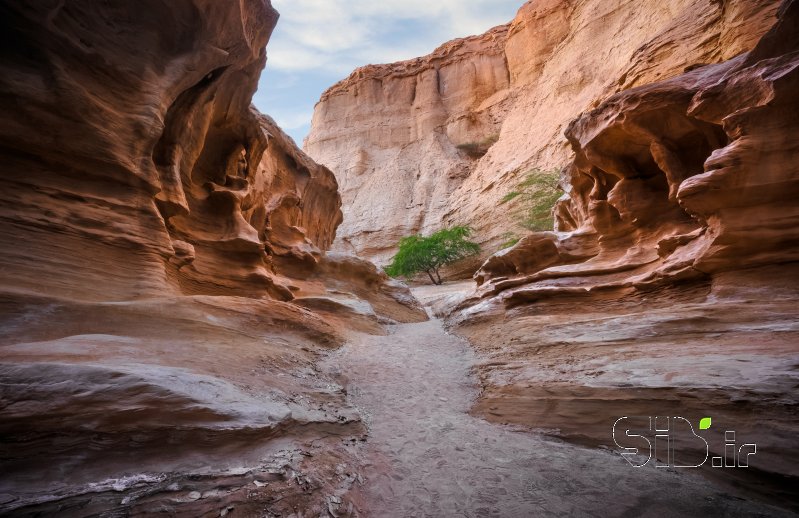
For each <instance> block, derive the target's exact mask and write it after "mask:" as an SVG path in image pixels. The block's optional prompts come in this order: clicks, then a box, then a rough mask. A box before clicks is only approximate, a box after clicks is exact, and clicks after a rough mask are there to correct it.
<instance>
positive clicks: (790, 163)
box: [439, 1, 799, 507]
mask: <svg viewBox="0 0 799 518" xmlns="http://www.w3.org/2000/svg"><path fill="white" fill-rule="evenodd" d="M797 113H799V3H797V2H795V1H787V2H784V3H783V5H782V7H781V9H780V18H779V21H778V22H777V23H776V25H775V26H774V27H773V28H772V29H771V30H770V31H769V32H768V33H767V34H765V35H764V36H763V38H762V39H761V40H760V41H759V43H757V45H756V46H755V47H754V49H753V50H752V51H751V52H749V53H745V54H743V55H740V56H738V57H735V58H733V59H730V60H728V61H725V62H723V63H720V64H716V65H706V66H703V67H699V68H696V69H694V70H691V71H689V72H687V73H685V74H683V75H680V76H677V77H674V78H671V79H667V80H664V81H660V82H656V83H652V84H648V85H643V86H639V87H635V88H632V89H629V90H625V91H623V92H620V93H618V94H616V95H613V96H611V97H610V98H608V99H607V100H606V101H604V102H603V103H601V104H600V105H599V106H597V107H596V108H595V109H593V110H591V111H589V112H586V113H584V114H582V115H581V116H580V117H578V118H576V119H575V120H574V121H572V122H571V123H570V124H569V126H568V128H567V130H566V136H567V137H568V140H569V142H570V144H571V146H572V149H573V151H574V153H575V158H574V161H573V163H572V164H571V166H570V167H569V168H568V171H567V174H566V178H564V184H566V186H567V191H568V196H567V197H565V198H564V199H562V200H561V201H560V202H559V206H558V207H557V210H556V211H555V215H556V225H555V226H556V228H557V229H558V232H543V233H536V234H532V235H530V236H527V237H525V238H524V239H523V240H522V241H520V242H519V243H518V244H517V245H516V246H514V247H513V248H510V249H508V250H504V251H502V252H500V253H499V254H497V255H495V256H493V257H491V258H489V259H488V260H487V261H486V263H485V264H484V265H483V267H482V268H481V269H480V271H478V273H477V275H476V278H477V281H478V284H479V287H478V289H477V291H476V292H475V294H474V295H472V296H471V297H469V298H467V299H466V300H465V301H461V302H460V305H459V306H458V305H457V304H455V306H456V311H455V312H454V313H453V317H452V323H453V324H455V325H457V326H458V329H459V330H460V332H462V333H464V334H465V335H467V336H469V337H470V338H471V339H472V340H473V343H474V344H475V345H476V346H477V347H478V350H480V351H481V354H482V355H483V357H484V363H483V366H482V367H481V377H482V383H483V385H484V387H483V388H484V392H483V400H482V401H481V402H480V403H479V404H478V406H477V408H476V411H478V412H479V413H481V414H482V415H486V416H488V417H489V418H491V419H496V420H499V421H510V422H514V423H519V424H524V425H526V426H531V427H534V428H541V429H548V430H556V431H557V432H556V433H559V434H562V435H563V436H566V437H570V438H571V439H573V440H577V441H580V442H588V443H590V444H605V445H608V446H614V444H613V443H612V441H611V440H610V437H609V436H608V426H609V421H608V420H612V419H613V417H614V416H621V415H630V414H636V415H650V414H651V413H652V412H658V415H686V416H687V415H690V416H692V417H693V418H695V419H698V418H699V417H701V414H703V412H706V411H707V412H709V411H710V410H706V409H712V411H713V412H715V414H714V417H713V418H714V419H718V420H719V421H723V422H724V423H725V425H726V426H728V428H727V429H731V428H735V430H736V433H737V434H739V436H741V435H743V436H746V437H747V440H749V441H753V442H754V443H756V444H757V445H758V446H757V447H758V455H760V453H762V455H761V456H760V457H759V458H757V460H754V461H753V464H752V466H753V467H754V468H756V469H755V470H753V471H750V472H745V471H744V472H742V471H736V472H730V473H729V474H725V475H724V476H721V475H720V474H719V473H718V472H713V473H709V475H710V476H711V477H713V478H715V479H720V480H722V481H723V482H725V483H728V484H732V485H738V486H745V487H746V491H748V492H752V493H755V494H760V496H761V497H763V496H765V497H766V498H768V499H771V500H774V501H780V502H781V503H782V505H788V506H793V507H795V506H796V501H795V497H794V496H792V495H791V490H790V489H789V488H790V487H791V486H792V485H794V484H795V483H796V480H797V478H799V471H797V469H796V461H797V458H796V453H795V440H794V439H792V437H795V423H796V408H797V403H798V401H797V394H796V388H795V387H796V382H797V375H796V367H795V366H796V362H797V360H799V348H797V343H799V327H798V326H797V318H796V307H795V304H796V300H797V297H799V290H797V287H799V262H798V261H799V234H797V230H796V229H797V226H799V204H797V199H799V198H797V194H799V168H798V166H797V161H796V156H797V153H799V141H797V139H796V138H795V135H796V134H797V131H799V122H798V121H797V118H796V114H797ZM452 304H453V301H450V307H449V311H452V309H453V306H452ZM439 311H444V312H446V311H448V310H447V309H446V308H443V309H439ZM531 330H534V332H531ZM715 415H718V416H719V417H718V418H717V417H715ZM726 423H729V424H726ZM721 431H722V430H712V431H711V433H710V435H709V437H711V442H710V451H711V452H712V454H716V455H718V454H723V444H722V443H723V438H722V435H721ZM677 445H678V448H679V449H680V451H681V452H682V454H688V453H689V452H692V451H693V450H692V448H694V447H691V446H688V445H686V444H685V443H679V442H678V443H677ZM772 452H774V453H772ZM693 453H697V452H696V451H693ZM699 453H701V452H699ZM707 469H708V470H709V471H710V472H712V471H713V469H712V468H709V467H708V468H707Z"/></svg>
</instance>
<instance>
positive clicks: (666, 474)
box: [325, 319, 789, 517]
mask: <svg viewBox="0 0 799 518" xmlns="http://www.w3.org/2000/svg"><path fill="white" fill-rule="evenodd" d="M474 361H475V356H474V353H473V351H472V349H471V348H470V347H469V345H468V343H466V342H465V341H464V340H462V339H460V338H458V337H456V336H453V335H451V334H448V333H447V332H446V331H445V329H444V327H443V326H442V322H441V321H440V320H437V319H433V320H431V321H429V322H423V323H418V324H401V325H396V326H392V328H391V331H390V334H389V335H388V336H369V335H363V334H353V336H352V338H351V340H350V341H349V343H348V344H347V345H346V346H345V347H343V348H342V349H340V350H339V351H337V352H336V353H334V355H333V356H331V357H330V358H329V359H328V360H327V364H326V366H325V368H326V369H327V370H330V371H331V372H333V373H334V374H336V375H337V376H339V377H340V379H341V380H342V382H343V383H344V384H345V385H346V386H347V391H348V397H349V400H350V402H352V403H353V404H354V405H356V406H357V407H358V408H359V409H360V411H361V413H362V415H363V418H364V420H365V421H366V423H367V425H368V429H369V437H368V441H367V447H366V451H367V452H368V453H367V455H368V460H367V469H366V471H365V483H364V485H363V489H362V491H363V493H362V495H361V497H362V498H363V502H362V505H363V507H365V509H364V510H365V511H367V515H368V516H381V517H385V516H403V517H405V516H502V517H516V516H519V517H522V516H658V517H663V516H690V515H693V516H743V515H746V516H764V515H769V516H773V515H780V513H781V511H779V510H776V509H774V508H765V509H764V507H763V506H762V505H760V504H757V503H754V502H747V501H744V500H741V499H738V498H734V497H731V496H729V495H727V494H725V493H724V492H723V491H721V490H719V489H717V488H715V487H714V486H712V485H711V484H710V483H709V482H708V481H706V480H705V479H703V478H701V477H699V476H698V475H695V474H692V473H688V472H686V471H680V472H677V471H675V470H672V469H666V470H663V469H658V468H654V467H649V466H647V467H646V468H640V469H636V468H633V467H631V466H629V465H628V464H627V463H626V462H625V461H624V460H623V459H622V458H621V457H620V456H619V455H617V454H615V453H612V452H610V451H608V450H601V449H587V448H583V447H580V446H576V445H573V444H568V443H564V442H561V441H559V440H557V439H553V438H548V437H545V436H543V435H538V434H533V433H529V432H526V431H520V430H514V429H513V428H511V427H508V426H502V425H495V424H491V423H488V422H486V421H484V420H481V419H479V418H476V417H472V416H471V415H469V413H468V412H469V408H470V407H471V405H472V403H473V401H474V400H475V399H476V398H477V396H478V389H477V386H476V379H475V377H474V376H473V375H472V373H471V366H472V365H473V363H474ZM610 433H611V427H610V424H609V425H608V435H609V440H610ZM610 495H614V496H612V497H611V496H610ZM785 514H786V515H787V514H789V513H785Z"/></svg>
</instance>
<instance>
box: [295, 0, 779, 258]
mask: <svg viewBox="0 0 799 518" xmlns="http://www.w3.org/2000/svg"><path fill="white" fill-rule="evenodd" d="M777 5H778V2H776V1H759V0H736V1H733V2H716V1H712V0H703V1H699V2H697V1H695V0H672V1H669V2H665V3H664V2H662V1H655V0H647V1H644V2H622V1H611V2H608V1H604V0H603V1H590V2H573V1H562V0H551V1H549V0H547V1H531V2H527V3H526V4H524V5H523V6H522V8H521V9H520V10H519V13H518V15H517V16H516V18H515V19H514V20H513V21H512V22H511V23H510V24H509V25H507V26H502V27H498V28H495V29H492V30H491V31H488V32H487V33H486V34H484V35H481V36H476V37H472V38H466V39H463V40H455V41H453V42H450V43H447V44H445V45H443V46H442V47H440V48H439V49H437V50H436V51H435V52H433V53H432V54H430V55H429V56H425V57H423V58H419V59H415V60H411V61H406V62H402V63H395V64H391V65H379V66H368V67H364V68H362V69H359V70H356V71H355V72H354V73H353V74H352V75H351V76H350V77H349V78H347V79H346V80H344V81H342V82H341V83H339V84H337V85H335V86H333V87H332V88H331V89H330V90H328V92H326V93H325V94H324V95H323V96H322V99H321V101H320V102H319V104H318V105H317V106H316V109H315V112H314V120H313V126H312V130H311V133H310V135H309V136H308V138H307V140H306V142H305V149H306V151H308V152H309V154H310V155H311V156H312V157H314V158H315V159H316V160H317V161H319V162H320V163H322V164H324V165H326V166H328V167H329V168H330V169H332V170H333V171H334V172H335V174H336V175H337V178H338V180H339V184H340V185H341V191H342V196H343V200H344V223H343V224H342V226H341V228H340V229H339V234H338V241H337V242H336V244H335V245H334V248H335V249H340V250H346V251H354V252H356V253H358V254H360V255H362V256H364V257H366V258H371V259H375V260H377V261H378V262H384V261H387V260H388V259H389V258H390V257H391V255H392V253H393V251H394V248H393V247H394V246H395V245H396V243H397V241H398V239H399V238H400V237H402V236H405V235H410V234H413V233H415V232H419V231H421V232H429V231H431V230H434V229H436V228H438V227H440V226H442V225H451V224H471V225H472V226H473V227H474V228H475V229H476V230H477V237H478V239H479V240H480V241H481V242H484V243H485V245H486V247H485V248H486V251H487V252H488V253H490V252H493V251H494V250H496V249H497V248H498V247H499V245H500V243H502V242H504V241H507V239H508V238H507V234H508V233H511V234H517V235H518V236H519V237H521V236H523V235H524V234H525V233H526V232H525V231H524V229H522V228H520V227H519V226H518V224H517V222H516V221H515V220H514V218H513V211H509V210H508V206H507V205H501V204H500V200H501V199H502V197H503V196H504V195H506V194H507V193H508V192H509V191H511V190H512V189H513V188H514V187H515V185H516V184H517V183H518V182H519V181H520V180H521V179H522V178H523V177H524V174H525V173H526V172H527V171H529V170H531V169H533V168H540V169H560V168H562V167H564V166H565V165H567V163H568V161H569V160H570V153H571V151H570V149H569V147H568V145H565V143H564V141H563V137H562V135H563V131H564V130H565V128H566V126H567V124H568V123H569V121H571V120H572V119H573V118H575V117H576V116H578V115H579V114H580V113H582V112H584V111H587V110H589V109H591V108H593V107H595V106H597V105H598V104H599V103H600V102H601V101H602V100H604V99H605V98H607V97H608V96H609V95H611V94H613V93H615V92H618V91H622V90H626V89H629V88H632V87H635V86H640V85H644V84H648V83H652V82H655V81H658V80H662V79H666V78H669V77H675V76H678V75H680V74H682V73H683V72H684V71H685V69H686V68H691V67H696V66H699V65H705V64H710V63H718V62H721V61H724V60H727V59H730V58H732V57H734V56H735V55H737V54H739V53H741V52H744V51H747V50H750V49H751V48H752V47H753V46H754V44H755V42H757V40H758V38H759V37H760V36H761V35H762V34H763V33H765V32H766V30H768V28H769V27H770V26H771V25H772V24H773V22H774V15H775V12H776V9H777ZM589 49H590V50H589Z"/></svg>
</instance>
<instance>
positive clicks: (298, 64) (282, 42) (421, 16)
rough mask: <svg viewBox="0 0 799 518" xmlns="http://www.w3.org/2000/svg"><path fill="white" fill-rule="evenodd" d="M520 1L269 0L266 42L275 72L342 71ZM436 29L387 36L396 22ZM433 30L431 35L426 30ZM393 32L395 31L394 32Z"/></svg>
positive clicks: (425, 42) (482, 22)
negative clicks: (272, 16) (270, 31)
mask: <svg viewBox="0 0 799 518" xmlns="http://www.w3.org/2000/svg"><path fill="white" fill-rule="evenodd" d="M522 3H523V2H522V0H379V1H375V0H272V4H273V5H274V7H275V8H276V9H277V10H278V11H279V12H280V20H279V21H278V26H277V29H276V30H275V33H274V35H273V37H272V41H271V42H270V43H269V46H268V50H269V56H270V62H269V63H270V64H269V66H270V67H272V68H274V69H275V70H291V71H298V70H320V69H321V70H327V71H331V72H336V73H342V72H346V71H349V70H352V69H353V68H355V67H357V66H360V65H365V64H367V63H387V62H391V61H396V60H398V59H408V58H411V57H414V56H418V55H422V54H426V53H429V52H431V51H432V50H433V49H434V48H435V47H437V46H438V45H440V44H441V43H444V42H445V41H447V40H450V39H452V38H455V37H462V36H468V35H471V34H478V33H480V32H483V31H485V30H486V29H489V28H490V27H493V26H495V25H499V24H501V23H506V22H508V21H510V18H511V17H512V14H510V15H509V13H512V12H515V10H516V8H518V7H519V6H520V5H521V4H522ZM398 23H405V24H418V25H419V27H420V28H421V27H434V28H435V31H427V33H423V32H419V33H416V34H413V35H412V36H413V37H411V38H409V39H408V41H402V42H399V43H397V42H396V41H393V42H391V41H387V40H390V39H391V38H390V35H391V34H392V32H395V28H396V24H398ZM431 32H433V33H431ZM394 35H395V36H396V34H394Z"/></svg>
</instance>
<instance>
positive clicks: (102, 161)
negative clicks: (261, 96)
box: [0, 0, 426, 516]
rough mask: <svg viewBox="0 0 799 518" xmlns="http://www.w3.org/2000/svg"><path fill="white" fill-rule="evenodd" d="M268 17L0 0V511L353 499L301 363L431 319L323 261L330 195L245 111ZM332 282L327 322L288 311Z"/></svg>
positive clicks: (327, 178)
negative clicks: (355, 331) (351, 338)
mask: <svg viewBox="0 0 799 518" xmlns="http://www.w3.org/2000/svg"><path fill="white" fill-rule="evenodd" d="M276 21H277V13H276V12H275V11H274V10H273V9H272V7H271V6H270V4H269V2H266V1H263V0H242V1H240V2H216V1H204V0H176V1H172V0H170V1H160V0H151V1H145V2H127V1H119V2H113V1H112V2H94V1H70V2H10V1H9V2H0V25H2V30H0V34H2V36H0V38H2V39H3V49H4V50H3V60H2V63H0V106H2V109H0V156H2V160H0V170H2V174H1V175H0V184H2V185H1V186H0V199H1V200H2V201H1V202H0V217H2V221H3V224H2V225H0V234H1V235H2V238H1V239H2V247H0V286H2V287H1V288H0V293H1V294H0V513H5V512H14V513H17V514H25V513H32V514H36V513H40V514H58V515H63V516H70V515H79V516H86V515H92V514H96V513H99V512H110V511H109V510H112V509H117V510H118V511H119V512H120V513H123V514H131V515H136V514H147V513H151V512H156V511H158V512H173V513H178V514H184V515H191V516H201V515H204V514H207V513H213V514H214V515H218V514H219V513H220V510H225V509H227V506H228V504H231V505H232V504H235V505H236V506H237V509H238V511H239V512H242V513H243V514H244V515H252V514H258V513H261V512H263V510H264V508H265V507H269V508H270V512H274V513H283V514H287V513H290V512H291V509H292V507H293V506H294V505H296V504H297V502H299V501H301V502H302V503H303V506H304V508H305V509H309V510H310V511H311V512H316V514H319V513H321V512H322V510H323V509H327V507H328V503H327V502H326V501H325V499H324V497H325V496H326V495H329V494H333V493H334V492H336V491H339V494H341V492H343V491H346V489H347V487H346V483H342V486H341V487H339V486H338V485H337V484H339V479H337V478H336V477H335V466H336V465H338V464H339V463H341V462H350V461H351V458H350V457H351V455H350V453H349V452H348V451H347V450H346V449H344V448H343V447H342V446H341V445H342V444H343V443H342V441H341V437H342V436H343V437H356V438H357V437H360V436H361V434H363V432H364V427H363V426H362V425H361V423H360V420H359V417H358V414H357V412H356V411H355V410H354V409H352V408H350V407H349V406H348V405H347V403H346V401H345V396H344V394H343V392H342V391H341V390H340V388H339V387H338V386H337V385H336V384H335V383H334V382H333V381H332V380H330V379H327V378H325V377H324V376H323V375H321V374H319V373H318V372H316V371H315V370H314V362H315V361H316V360H317V359H318V357H319V355H320V354H321V353H322V352H323V351H324V350H325V348H330V347H335V346H337V345H338V344H340V343H342V340H343V338H342V330H343V328H344V327H345V326H350V325H354V324H353V322H354V323H357V324H358V325H359V326H360V327H361V328H362V329H363V330H365V331H368V332H381V329H382V328H381V327H380V326H379V325H378V324H379V323H380V322H382V321H388V319H389V318H394V319H400V320H401V319H407V320H424V319H425V318H426V316H425V313H424V311H423V310H422V309H421V308H420V307H419V306H418V303H416V302H415V300H413V298H412V297H411V296H410V294H409V293H408V291H407V288H403V287H402V286H397V285H396V284H394V283H393V282H391V281H389V280H388V279H387V278H386V277H385V275H383V274H382V272H379V271H377V270H375V269H374V267H373V266H372V265H368V264H366V263H363V262H362V261H358V260H355V259H351V260H350V259H346V258H326V257H325V255H324V250H326V249H327V248H329V246H330V244H331V243H332V241H333V239H334V236H335V232H336V227H337V226H338V224H339V223H340V221H341V211H340V208H339V207H340V203H341V202H340V197H339V195H338V192H337V183H336V180H335V178H334V176H333V175H332V173H331V172H330V171H329V170H328V169H326V168H325V167H323V166H320V165H318V164H316V163H314V162H313V161H312V160H311V159H309V158H308V157H307V156H306V155H305V154H304V153H302V151H300V150H299V149H297V147H296V145H295V144H294V143H293V141H291V139H289V138H288V137H287V136H286V135H285V134H284V133H283V132H282V131H281V130H280V129H279V128H277V126H276V125H275V123H274V122H273V121H272V120H271V119H269V118H268V117H266V116H263V115H260V114H258V113H257V112H255V111H254V110H253V109H251V107H250V100H251V97H252V94H253V92H254V91H255V88H256V85H257V81H258V77H259V75H260V71H261V69H262V68H263V66H264V63H265V60H266V53H265V49H264V47H265V45H266V43H267V40H268V39H269V36H270V33H271V31H272V28H273V27H274V25H275V23H276ZM331 264H340V265H341V267H340V268H333V267H332V266H331ZM370 268H371V270H370ZM372 270H374V271H372ZM364 272H367V273H369V275H366V274H365V273H364ZM331 286H335V287H336V288H337V289H338V291H339V293H338V294H337V297H338V303H339V304H340V305H339V306H331V307H332V309H329V308H328V311H327V312H323V311H318V312H317V311H315V310H313V308H312V310H309V309H307V307H309V306H310V304H308V303H307V302H302V301H300V299H303V298H304V299H308V298H311V297H317V298H320V297H325V296H327V294H328V291H329V289H331V288H330V287H331ZM290 301H297V303H293V302H290ZM395 306H396V308H395ZM347 307H356V308H357V309H358V311H357V312H351V314H347V313H346V312H345V311H343V310H342V308H347ZM395 309H396V311H395ZM320 437H330V439H320V440H321V442H318V443H315V444H316V445H317V446H318V450H317V451H316V454H317V455H316V457H315V460H314V463H313V466H308V465H307V464H308V462H307V459H308V457H307V456H304V455H301V454H300V453H299V449H298V448H300V447H305V448H308V446H307V444H305V445H304V446H303V445H302V444H301V443H302V441H305V440H309V441H310V440H314V441H315V440H317V439H319V438H320ZM334 437H335V439H334ZM315 447H316V446H315ZM300 474H302V476H305V477H307V478H303V479H302V480H301V481H300V479H297V478H296V477H297V476H300ZM220 480H223V481H224V482H220ZM245 487H246V492H247V496H246V498H244V497H242V496H241V495H243V494H244V493H242V492H240V491H245ZM209 495H211V496H209ZM270 502H278V503H274V504H272V503H270ZM270 506H271V507H270ZM314 509H315V510H316V511H314ZM165 510H166V511H165Z"/></svg>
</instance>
